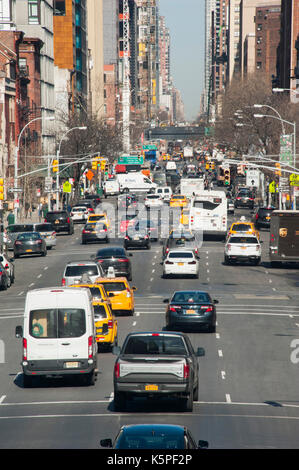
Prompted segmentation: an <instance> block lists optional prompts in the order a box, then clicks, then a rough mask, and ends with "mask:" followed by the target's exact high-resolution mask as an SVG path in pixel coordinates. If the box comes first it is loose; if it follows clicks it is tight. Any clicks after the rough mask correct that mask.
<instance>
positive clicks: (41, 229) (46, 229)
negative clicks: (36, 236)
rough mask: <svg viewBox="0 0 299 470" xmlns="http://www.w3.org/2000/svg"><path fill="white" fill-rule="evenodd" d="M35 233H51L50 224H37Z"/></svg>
mask: <svg viewBox="0 0 299 470" xmlns="http://www.w3.org/2000/svg"><path fill="white" fill-rule="evenodd" d="M35 230H36V231H37V232H53V228H52V225H51V224H39V225H36V226H35Z"/></svg>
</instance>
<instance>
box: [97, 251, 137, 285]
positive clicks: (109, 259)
mask: <svg viewBox="0 0 299 470" xmlns="http://www.w3.org/2000/svg"><path fill="white" fill-rule="evenodd" d="M130 256H132V254H131V253H130V254H128V255H127V253H126V250H125V249H124V248H123V247H121V246H110V247H106V248H101V249H99V250H98V251H97V253H96V255H92V256H91V258H92V259H93V260H94V261H95V262H96V263H97V264H99V265H100V266H101V267H102V269H103V271H104V273H105V274H107V273H108V269H109V267H113V268H114V273H115V276H117V277H119V276H125V277H126V278H127V279H128V281H131V280H132V266H131V261H130V259H129V257H130Z"/></svg>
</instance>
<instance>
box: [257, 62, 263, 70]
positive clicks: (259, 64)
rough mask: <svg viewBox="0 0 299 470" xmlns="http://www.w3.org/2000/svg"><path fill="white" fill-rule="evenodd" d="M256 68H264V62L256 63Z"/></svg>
mask: <svg viewBox="0 0 299 470" xmlns="http://www.w3.org/2000/svg"><path fill="white" fill-rule="evenodd" d="M256 68H257V69H258V70H260V69H261V68H262V63H261V62H257V63H256Z"/></svg>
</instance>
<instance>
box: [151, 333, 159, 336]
mask: <svg viewBox="0 0 299 470" xmlns="http://www.w3.org/2000/svg"><path fill="white" fill-rule="evenodd" d="M152 336H160V334H159V333H153V334H152Z"/></svg>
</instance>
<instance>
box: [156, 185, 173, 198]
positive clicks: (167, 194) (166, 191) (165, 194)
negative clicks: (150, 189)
mask: <svg viewBox="0 0 299 470" xmlns="http://www.w3.org/2000/svg"><path fill="white" fill-rule="evenodd" d="M155 194H158V195H159V196H161V198H162V199H163V200H164V201H166V202H167V201H170V199H171V196H172V189H171V188H170V187H169V186H160V187H158V188H156V189H155Z"/></svg>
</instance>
